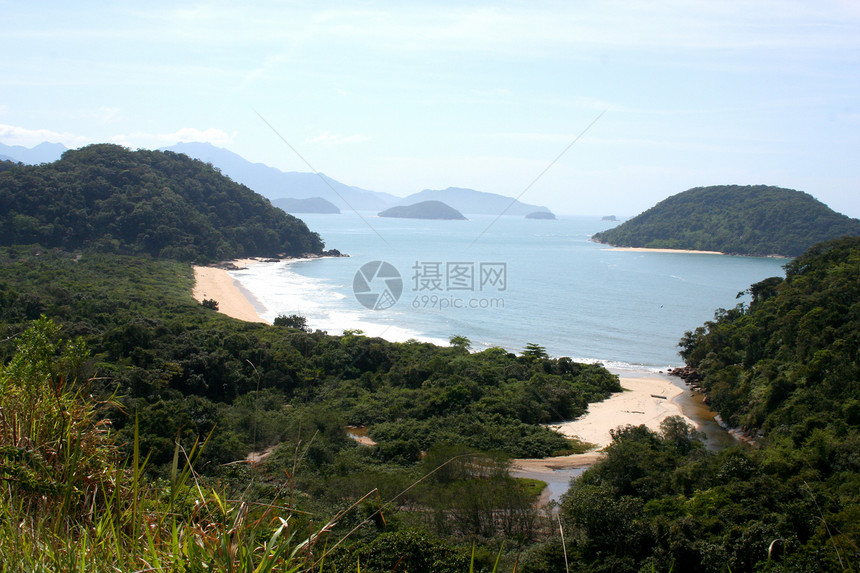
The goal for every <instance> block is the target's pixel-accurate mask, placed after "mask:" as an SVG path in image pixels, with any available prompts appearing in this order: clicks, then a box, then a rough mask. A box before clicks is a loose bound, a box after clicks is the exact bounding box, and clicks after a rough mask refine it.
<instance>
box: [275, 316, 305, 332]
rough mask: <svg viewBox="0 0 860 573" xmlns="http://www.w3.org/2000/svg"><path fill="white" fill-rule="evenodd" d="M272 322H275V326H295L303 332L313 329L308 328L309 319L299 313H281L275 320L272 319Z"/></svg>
mask: <svg viewBox="0 0 860 573" xmlns="http://www.w3.org/2000/svg"><path fill="white" fill-rule="evenodd" d="M272 324H274V325H275V326H286V327H288V328H295V329H297V330H301V331H303V332H310V331H311V329H310V328H308V319H307V318H305V317H304V316H301V315H299V314H290V315H284V314H280V315H278V316H277V317H276V318H275V320H273V321H272Z"/></svg>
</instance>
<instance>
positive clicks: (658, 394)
mask: <svg viewBox="0 0 860 573" xmlns="http://www.w3.org/2000/svg"><path fill="white" fill-rule="evenodd" d="M621 387H622V388H624V391H623V392H617V393H615V394H613V395H612V396H610V397H609V398H607V399H606V400H604V401H603V402H596V403H593V404H589V406H588V411H587V412H586V413H585V414H584V415H582V416H580V417H579V418H577V419H576V420H573V421H570V422H564V423H561V424H553V425H551V426H550V427H551V428H553V429H555V430H556V431H558V432H559V433H561V434H563V435H565V436H568V437H571V438H578V439H580V440H582V441H584V442H588V443H591V444H594V445H595V448H594V450H593V451H591V452H587V453H585V454H574V455H569V456H559V457H554V458H541V459H523V458H518V459H515V460H514V461H513V472H512V473H513V475H518V473H519V472H529V473H535V472H537V473H541V472H542V473H545V474H547V475H551V474H552V472H553V471H554V470H561V469H573V468H580V467H587V466H592V465H594V464H595V463H596V462H597V461H599V460H600V458H601V456H602V454H601V453H600V450H602V449H603V448H605V447H606V446H608V445H609V444H610V443H611V442H612V436H611V435H610V433H609V432H610V430H614V429H615V428H617V427H619V426H626V425H628V424H630V425H633V426H638V425H640V424H644V425H645V426H647V427H649V428H651V429H652V430H659V429H660V423H661V422H662V421H663V420H665V419H666V418H668V417H670V416H681V417H683V418H684V419H685V420H686V421H687V423H688V424H692V425H693V426H696V423H695V422H694V421H693V420H692V419H690V418H689V417H687V416H684V414H683V413H682V412H681V407H680V406H679V405H678V404H676V403H675V402H674V398H675V397H677V396H679V395H680V394H681V393H683V390H682V389H681V388H679V387H678V386H675V385H674V384H672V383H671V382H670V381H668V380H665V379H663V378H657V377H640V378H633V377H630V378H627V377H622V378H621Z"/></svg>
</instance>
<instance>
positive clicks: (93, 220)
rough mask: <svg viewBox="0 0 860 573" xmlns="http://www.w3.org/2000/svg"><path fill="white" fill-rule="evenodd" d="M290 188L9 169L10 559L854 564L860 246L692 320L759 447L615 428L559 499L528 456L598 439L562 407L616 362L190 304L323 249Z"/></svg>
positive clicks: (152, 567)
mask: <svg viewBox="0 0 860 573" xmlns="http://www.w3.org/2000/svg"><path fill="white" fill-rule="evenodd" d="M765 191H767V189H766V190H765ZM765 195H767V193H765ZM270 209H271V207H270V206H269V205H268V203H266V202H264V201H261V200H260V199H259V198H257V197H256V196H254V195H253V193H251V192H250V191H249V190H247V189H245V188H243V187H241V186H236V185H235V184H233V183H232V182H229V181H228V180H226V179H225V178H223V177H222V176H220V175H219V174H218V173H217V172H216V171H214V170H213V169H211V168H210V167H208V166H205V165H204V164H202V163H200V162H194V161H191V160H189V159H187V158H184V157H183V156H179V155H176V154H169V153H159V152H130V151H128V150H125V149H122V148H119V147H116V146H93V147H89V148H84V149H83V150H79V151H76V152H69V153H67V154H66V155H65V156H64V158H63V160H61V161H59V162H56V163H54V164H50V165H45V166H40V167H32V168H31V167H24V166H16V165H13V164H9V163H0V239H2V243H3V244H5V245H7V246H6V247H0V555H2V556H3V561H2V563H0V571H70V570H79V571H116V570H123V571H204V570H205V571H320V572H334V571H356V570H359V571H365V572H371V573H374V572H391V571H432V572H442V573H448V572H454V571H470V570H475V571H491V570H493V571H522V572H525V573H529V572H531V573H542V572H546V573H549V572H557V571H563V570H578V571H613V572H627V571H629V572H638V571H714V572H717V571H719V572H723V571H733V572H739V571H810V572H816V573H817V572H819V571H831V570H832V571H854V570H856V569H857V566H858V565H857V564H858V562H860V549H858V538H860V527H858V524H860V506H858V501H860V493H858V492H860V458H858V454H857V452H860V431H858V424H860V388H858V380H860V362H858V360H860V359H858V348H860V306H858V305H860V290H858V289H860V239H857V238H853V239H842V240H837V241H832V242H829V243H824V244H819V245H816V246H815V247H813V248H812V249H810V250H809V251H808V252H807V253H805V254H803V255H802V256H801V257H799V258H798V259H797V260H795V261H793V262H791V263H789V264H788V265H787V267H786V271H787V272H786V278H785V279H780V278H773V279H768V280H766V281H762V282H760V283H758V284H756V285H752V287H751V288H750V290H749V293H750V294H751V296H752V302H751V303H750V304H749V305H748V306H746V305H740V306H738V307H737V308H735V309H731V310H728V311H726V310H720V311H718V312H717V314H716V317H715V320H714V321H712V322H708V323H706V324H705V325H704V326H702V327H701V328H698V329H695V330H694V331H691V332H689V333H687V334H686V335H685V337H684V339H683V340H682V341H681V354H682V356H683V357H684V358H685V360H686V361H687V363H688V364H689V365H690V366H691V367H692V368H693V369H695V370H696V371H697V372H698V374H699V376H700V377H701V384H702V387H703V388H704V389H705V390H706V391H707V393H708V398H709V399H710V400H711V403H712V405H713V406H714V408H716V409H717V410H718V411H719V412H720V413H721V415H722V416H723V418H724V419H725V420H727V421H728V422H729V423H731V424H733V425H735V426H740V427H741V428H742V429H743V430H745V431H746V432H747V433H748V435H752V436H754V437H755V442H756V444H755V447H750V446H747V445H745V444H739V445H738V446H736V447H733V448H728V449H725V450H723V451H721V452H719V453H714V452H710V451H708V450H707V449H706V448H704V447H703V445H702V443H701V442H700V441H699V439H698V438H699V437H698V435H697V433H696V432H695V431H694V430H693V429H692V428H691V427H689V426H687V425H686V424H685V423H684V422H683V421H682V420H681V419H678V418H670V419H668V420H666V421H665V422H664V424H663V425H662V427H661V429H660V431H659V432H653V431H651V430H649V429H647V428H645V427H644V426H639V427H624V428H618V429H616V430H615V431H614V433H613V442H612V444H611V445H610V446H609V448H607V450H606V457H605V459H604V460H603V461H601V462H600V463H598V464H597V465H596V466H595V467H594V468H592V469H591V470H589V471H587V472H585V474H584V475H583V476H582V477H581V478H580V479H578V480H576V481H575V482H574V483H573V484H572V487H571V490H570V492H569V493H568V494H567V495H566V496H565V497H564V499H563V502H562V504H561V505H560V507H559V508H558V513H557V515H556V514H553V513H552V511H551V509H552V508H549V510H548V511H544V510H541V509H539V508H537V506H536V499H537V495H538V493H539V491H540V489H541V484H540V483H535V482H534V481H528V480H516V479H513V478H511V477H510V476H509V473H508V469H509V467H510V464H511V459H512V458H513V457H544V456H550V455H558V454H564V453H570V452H573V451H579V450H581V449H582V448H584V447H587V445H584V444H580V443H577V442H574V441H570V440H567V439H565V438H564V437H562V436H561V435H559V434H557V433H556V432H554V431H552V430H551V429H549V428H548V427H546V426H545V425H543V424H545V423H548V422H554V421H558V420H562V419H570V418H574V417H577V416H579V415H581V414H582V413H583V412H584V411H585V409H586V408H587V404H588V403H589V402H592V401H595V400H600V399H603V398H605V397H607V396H608V395H609V394H610V393H612V392H616V391H618V390H620V386H619V384H618V379H617V378H616V377H615V376H613V375H611V374H610V373H609V372H607V371H606V370H605V369H604V368H603V367H602V366H600V365H584V364H578V363H575V362H573V361H571V360H570V359H568V358H557V359H551V358H549V357H548V356H547V355H546V353H545V352H544V350H543V349H542V348H541V347H540V346H539V345H537V344H531V343H530V344H528V345H527V346H526V348H525V349H524V350H523V352H522V353H520V354H519V355H515V354H513V353H509V352H506V351H504V350H502V349H499V348H490V349H487V350H484V351H482V352H471V351H470V348H469V341H468V340H467V339H465V338H463V337H460V336H455V337H452V340H451V342H452V345H451V346H450V347H438V346H434V345H430V344H424V343H419V342H415V341H410V342H406V343H390V342H386V341H384V340H381V339H373V338H367V337H365V336H362V335H361V333H360V332H347V333H345V334H344V335H343V336H329V335H327V334H326V333H324V332H319V331H317V332H309V331H308V330H307V328H306V326H305V323H304V321H303V320H302V318H301V317H300V316H291V317H280V318H279V319H278V320H276V321H275V324H274V325H272V326H269V325H265V324H250V323H243V322H240V321H236V320H233V319H230V318H228V317H226V316H223V315H221V314H219V313H217V312H215V311H214V308H215V307H217V301H211V300H210V301H206V304H205V305H201V304H198V303H197V302H196V301H194V300H193V299H192V298H191V296H190V292H191V286H192V280H193V279H192V271H191V268H190V266H189V265H188V263H187V262H177V260H176V259H181V260H185V261H188V260H197V261H202V260H209V259H212V258H220V257H222V256H237V255H247V254H253V255H260V254H269V253H275V252H276V251H277V252H286V253H298V252H309V251H310V252H316V250H319V249H321V248H322V244H321V243H320V242H319V240H318V237H316V236H315V235H314V234H311V233H308V232H307V229H306V228H305V227H304V226H303V224H302V223H301V222H300V221H298V220H295V219H292V218H289V217H287V218H285V217H284V215H283V214H278V212H275V211H270ZM727 225H728V223H726V224H725V225H723V226H722V227H721V228H723V227H726V228H729V227H731V226H730V225H728V226H727ZM732 229H734V227H731V228H729V231H730V234H731V233H735V231H737V229H734V230H732ZM721 232H722V231H721ZM735 234H736V233H735ZM807 235H808V236H806V237H805V238H803V240H807V239H809V237H811V236H812V235H811V234H807ZM798 240H799V239H798ZM29 241H40V242H42V244H41V245H35V244H31V245H22V244H21V243H22V242H29ZM801 243H802V241H800V242H797V241H794V239H792V240H791V241H789V243H786V244H788V245H789V246H790V248H792V249H794V248H801V247H799V246H798V245H800V244H801ZM770 245H771V244H770V243H767V247H766V250H768V251H770V250H771V246H770ZM649 246H670V247H671V246H680V245H676V244H660V245H655V244H651V245H649ZM54 247H63V248H64V249H66V250H61V249H59V248H54ZM692 248H709V249H710V248H714V249H717V250H735V249H733V248H726V247H716V246H706V245H704V244H702V245H699V246H693V247H692ZM762 248H764V247H762ZM69 249H75V250H74V251H72V250H69ZM770 252H779V251H770ZM132 255H133V256H132ZM348 430H349V431H353V432H356V433H365V432H366V433H367V434H368V436H369V437H370V438H371V439H372V440H373V441H375V445H361V444H359V443H357V441H356V440H353V439H351V438H350V436H349V434H348ZM503 541H504V543H503Z"/></svg>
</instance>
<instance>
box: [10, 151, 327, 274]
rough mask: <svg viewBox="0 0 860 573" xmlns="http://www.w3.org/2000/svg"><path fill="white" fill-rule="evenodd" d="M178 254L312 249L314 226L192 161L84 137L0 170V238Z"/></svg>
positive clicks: (205, 257) (317, 247) (202, 257)
mask: <svg viewBox="0 0 860 573" xmlns="http://www.w3.org/2000/svg"><path fill="white" fill-rule="evenodd" d="M29 243H38V244H40V245H42V246H44V247H59V248H63V249H67V250H74V249H88V248H97V249H99V250H102V251H112V252H118V253H128V254H136V253H147V254H150V255H152V256H155V257H170V258H175V259H179V260H196V261H201V262H203V261H211V260H218V259H229V258H236V257H244V256H278V255H280V254H286V255H300V254H305V253H320V252H321V251H322V248H323V243H322V241H321V240H320V238H319V235H317V234H316V233H312V232H310V231H309V230H308V228H307V226H306V225H305V224H304V223H303V222H302V221H301V220H299V219H296V218H295V217H292V216H290V215H287V214H285V213H284V212H283V211H281V210H279V209H276V208H274V207H272V205H271V204H270V203H269V201H268V200H266V199H265V198H263V197H261V196H260V195H258V194H256V193H254V192H253V191H251V190H250V189H248V188H247V187H245V186H244V185H240V184H238V183H235V182H233V181H231V180H230V179H228V178H227V177H224V176H223V175H221V174H220V173H219V172H218V171H217V170H215V169H214V168H212V167H211V166H209V165H206V164H205V163H203V162H202V161H197V160H193V159H191V158H189V157H187V156H185V155H180V154H176V153H171V152H161V151H145V150H141V151H129V150H128V149H125V148H123V147H120V146H117V145H109V144H101V145H91V146H89V147H84V148H82V149H79V150H74V151H67V152H66V153H65V154H63V157H62V159H60V160H59V161H56V162H54V163H50V164H44V165H39V166H15V167H12V168H11V169H8V170H5V171H3V172H2V173H0V244H2V245H14V244H29Z"/></svg>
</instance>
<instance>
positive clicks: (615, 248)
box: [603, 247, 725, 255]
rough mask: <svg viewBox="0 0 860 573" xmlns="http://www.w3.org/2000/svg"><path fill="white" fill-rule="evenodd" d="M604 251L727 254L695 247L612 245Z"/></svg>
mask: <svg viewBox="0 0 860 573" xmlns="http://www.w3.org/2000/svg"><path fill="white" fill-rule="evenodd" d="M603 250H604V251H627V252H631V253H685V254H693V255H725V253H721V252H720V251H695V250H693V249H646V248H645V247H612V248H611V249H603Z"/></svg>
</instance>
